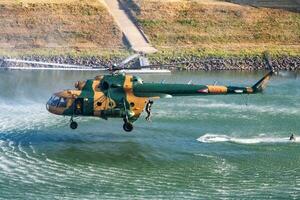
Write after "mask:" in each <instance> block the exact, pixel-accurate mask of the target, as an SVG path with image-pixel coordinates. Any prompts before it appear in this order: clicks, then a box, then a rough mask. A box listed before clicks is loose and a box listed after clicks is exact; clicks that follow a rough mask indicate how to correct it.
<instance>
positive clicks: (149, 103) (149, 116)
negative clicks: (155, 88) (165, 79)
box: [145, 100, 153, 121]
mask: <svg viewBox="0 0 300 200" xmlns="http://www.w3.org/2000/svg"><path fill="white" fill-rule="evenodd" d="M152 104H153V101H152V100H149V101H148V103H147V104H146V108H145V111H146V112H147V117H146V118H145V119H146V120H147V121H151V107H152Z"/></svg>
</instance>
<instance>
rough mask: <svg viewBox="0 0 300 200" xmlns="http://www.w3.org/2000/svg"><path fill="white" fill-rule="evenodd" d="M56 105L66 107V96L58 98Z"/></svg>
mask: <svg viewBox="0 0 300 200" xmlns="http://www.w3.org/2000/svg"><path fill="white" fill-rule="evenodd" d="M58 107H64V108H65V107H67V99H66V98H60V101H59V104H58Z"/></svg>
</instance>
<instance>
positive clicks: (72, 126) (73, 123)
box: [70, 121, 78, 130]
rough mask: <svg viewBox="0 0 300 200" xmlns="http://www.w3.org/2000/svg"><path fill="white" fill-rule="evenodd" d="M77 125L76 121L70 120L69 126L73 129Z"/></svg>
mask: <svg viewBox="0 0 300 200" xmlns="http://www.w3.org/2000/svg"><path fill="white" fill-rule="evenodd" d="M77 127H78V124H77V122H74V121H71V123H70V128H71V129H73V130H75V129H76V128H77Z"/></svg>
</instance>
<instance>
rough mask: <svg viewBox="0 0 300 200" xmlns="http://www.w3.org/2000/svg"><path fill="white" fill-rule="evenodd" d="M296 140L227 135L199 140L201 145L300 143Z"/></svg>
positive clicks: (298, 138) (209, 135)
mask: <svg viewBox="0 0 300 200" xmlns="http://www.w3.org/2000/svg"><path fill="white" fill-rule="evenodd" d="M295 138H296V140H294V141H290V140H289V139H290V138H289V137H260V136H258V137H252V138H239V137H231V136H227V135H218V134H205V135H203V136H201V137H199V138H198V139H197V140H198V141H199V142H201V143H222V142H231V143H237V144H260V143H300V137H295Z"/></svg>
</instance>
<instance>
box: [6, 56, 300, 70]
mask: <svg viewBox="0 0 300 200" xmlns="http://www.w3.org/2000/svg"><path fill="white" fill-rule="evenodd" d="M5 58H8V57H5ZM19 58H20V59H24V60H31V61H42V62H51V63H64V64H71V65H85V66H109V65H112V64H114V63H119V62H120V61H121V60H122V59H124V58H120V57H115V58H110V59H105V58H102V57H96V56H92V57H84V58H80V57H70V56H52V57H43V56H23V57H19ZM151 62H152V64H167V63H180V62H186V63H185V64H178V65H174V66H169V67H168V68H169V69H171V70H205V71H214V70H245V71H247V70H251V71H252V70H266V69H268V67H267V66H266V65H265V62H264V60H263V59H262V57H259V56H257V57H251V58H250V57H248V58H238V57H232V58H215V57H206V58H201V57H176V58H174V57H167V58H164V59H161V58H156V57H151ZM189 62H190V63H189ZM272 64H273V67H274V69H275V70H289V71H296V70H300V57H287V56H285V57H277V58H274V59H272ZM4 65H5V66H6V67H9V66H15V65H25V66H26V64H24V63H23V64H22V63H17V64H16V63H10V62H4V63H2V67H3V66H4ZM27 66H28V65H27Z"/></svg>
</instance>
